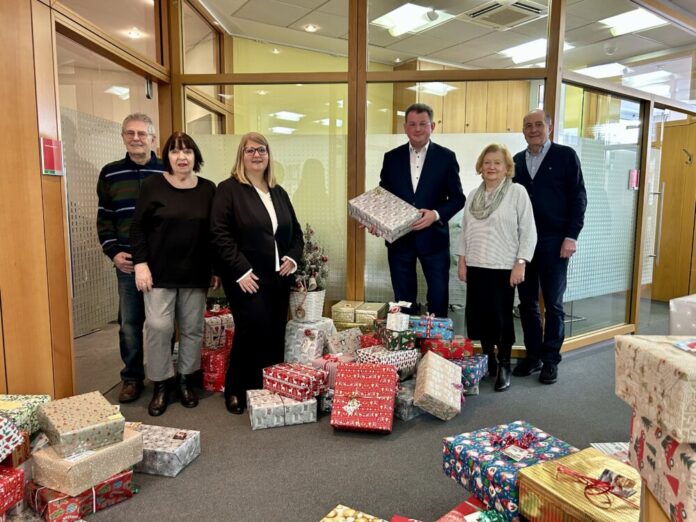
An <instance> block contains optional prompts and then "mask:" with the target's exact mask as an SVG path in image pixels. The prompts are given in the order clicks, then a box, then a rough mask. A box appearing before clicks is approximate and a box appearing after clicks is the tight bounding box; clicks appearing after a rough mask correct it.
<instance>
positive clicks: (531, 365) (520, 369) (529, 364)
mask: <svg viewBox="0 0 696 522" xmlns="http://www.w3.org/2000/svg"><path fill="white" fill-rule="evenodd" d="M542 366H543V364H542V363H541V361H531V360H529V359H524V360H523V361H522V362H521V363H519V364H518V365H517V366H515V369H514V370H512V375H514V376H515V377H527V376H528V375H532V374H533V373H535V372H538V371H541V367H542Z"/></svg>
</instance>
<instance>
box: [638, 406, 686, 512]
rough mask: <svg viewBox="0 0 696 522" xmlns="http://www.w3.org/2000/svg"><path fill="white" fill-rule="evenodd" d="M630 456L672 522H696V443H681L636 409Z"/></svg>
mask: <svg viewBox="0 0 696 522" xmlns="http://www.w3.org/2000/svg"><path fill="white" fill-rule="evenodd" d="M628 454H629V459H630V461H631V465H632V466H633V467H634V468H636V469H637V470H638V472H639V473H640V476H641V478H642V479H643V482H644V483H645V486H646V487H647V488H648V489H649V490H650V492H651V493H652V494H653V496H654V497H655V499H656V500H657V501H658V502H659V503H660V506H662V509H663V510H664V511H665V513H667V515H669V518H670V520H671V521H672V522H685V521H687V520H696V444H694V443H679V442H678V441H677V440H676V439H674V438H673V437H672V436H671V435H669V433H667V432H665V431H663V430H662V428H660V426H659V425H658V424H657V423H656V422H655V421H653V420H652V419H650V418H648V417H645V416H641V415H640V413H638V412H636V410H633V416H632V418H631V438H630V440H629V443H628Z"/></svg>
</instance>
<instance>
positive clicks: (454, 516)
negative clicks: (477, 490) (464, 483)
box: [436, 496, 486, 522]
mask: <svg viewBox="0 0 696 522" xmlns="http://www.w3.org/2000/svg"><path fill="white" fill-rule="evenodd" d="M483 509H486V506H484V505H483V503H482V502H481V501H480V500H479V499H477V498H476V497H473V496H472V497H470V498H469V499H468V500H467V501H465V502H462V503H461V504H459V505H458V506H457V507H455V508H454V509H453V510H452V511H449V512H447V513H445V514H444V515H443V516H441V517H440V518H438V519H437V521H436V522H470V521H472V520H476V519H475V518H473V517H471V516H470V515H473V514H474V513H477V512H479V511H481V510H483Z"/></svg>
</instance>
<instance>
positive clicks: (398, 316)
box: [387, 301, 411, 332]
mask: <svg viewBox="0 0 696 522" xmlns="http://www.w3.org/2000/svg"><path fill="white" fill-rule="evenodd" d="M410 306H411V303H407V302H406V301H399V302H398V303H389V313H388V314H387V330H391V331H392V332H405V331H406V330H408V322H409V320H410V316H409V315H408V314H404V313H402V312H401V309H402V308H409V307H410Z"/></svg>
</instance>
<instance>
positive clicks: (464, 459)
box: [442, 420, 577, 522]
mask: <svg viewBox="0 0 696 522" xmlns="http://www.w3.org/2000/svg"><path fill="white" fill-rule="evenodd" d="M443 446H444V447H443V460H442V466H443V470H444V472H445V475H447V476H448V477H450V478H452V479H453V480H455V481H457V482H459V483H460V484H461V485H462V486H464V487H465V488H466V489H468V490H469V491H470V492H471V493H473V494H474V495H475V496H476V497H477V498H478V499H480V500H481V501H482V502H483V503H484V504H485V505H486V506H487V507H489V508H491V509H495V510H496V511H498V512H499V513H501V514H503V515H504V516H505V517H506V520H508V521H515V522H516V521H518V520H519V509H518V506H519V491H518V482H517V480H518V479H517V472H518V471H519V470H520V469H522V468H526V467H528V466H532V465H534V464H536V463H538V462H543V461H547V460H553V459H557V458H560V457H563V456H565V455H568V454H570V453H574V452H576V451H577V449H576V448H574V447H573V446H571V445H570V444H568V443H567V442H563V441H562V440H560V439H557V438H556V437H553V436H552V435H549V434H548V433H546V432H544V431H542V430H540V429H539V428H535V427H534V426H532V425H531V424H529V423H528V422H525V421H521V420H519V421H515V422H511V423H510V424H501V425H498V426H493V427H490V428H483V429H480V430H476V431H472V432H469V433H462V434H460V435H454V436H452V437H445V438H444V439H443Z"/></svg>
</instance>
